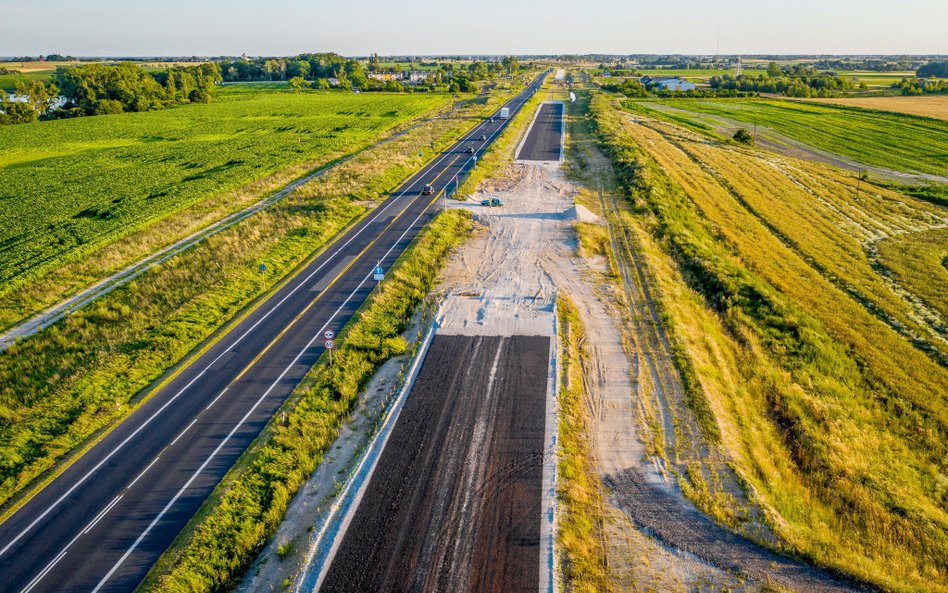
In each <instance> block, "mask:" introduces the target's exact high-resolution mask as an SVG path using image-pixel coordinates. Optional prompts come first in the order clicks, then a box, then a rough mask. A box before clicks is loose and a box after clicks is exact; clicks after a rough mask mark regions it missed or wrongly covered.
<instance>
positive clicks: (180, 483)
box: [0, 78, 542, 593]
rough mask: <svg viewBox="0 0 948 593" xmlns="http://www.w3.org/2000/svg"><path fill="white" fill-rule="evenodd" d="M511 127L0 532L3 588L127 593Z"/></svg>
mask: <svg viewBox="0 0 948 593" xmlns="http://www.w3.org/2000/svg"><path fill="white" fill-rule="evenodd" d="M541 82H542V81H541V80H540V79H539V78H538V79H537V80H536V81H534V82H533V83H532V84H531V86H530V87H528V89H527V90H526V91H524V92H523V93H522V94H520V95H518V96H517V97H516V98H514V99H512V100H511V101H510V102H509V103H507V106H508V107H510V108H511V111H512V112H515V111H516V110H518V109H519V108H520V107H521V106H522V105H523V103H524V102H525V101H526V100H528V99H529V97H530V96H531V94H532V93H533V92H534V89H536V88H537V86H538V85H539V84H540V83H541ZM509 121H510V120H500V119H499V118H495V120H494V122H487V121H485V122H482V123H481V124H479V125H478V126H477V127H475V128H474V129H473V130H472V131H471V132H469V133H468V134H467V135H466V136H465V137H464V138H462V139H461V140H460V141H459V142H458V143H457V144H455V145H454V146H452V147H451V148H450V149H449V150H447V151H445V152H444V153H443V154H442V155H441V156H439V157H438V158H437V159H435V160H434V161H433V162H432V163H430V164H429V165H428V166H426V167H425V168H424V169H422V170H421V171H420V172H419V173H418V174H416V175H415V176H414V177H412V178H411V179H410V180H409V181H408V182H406V183H405V184H404V185H403V186H402V187H400V188H399V189H398V190H397V191H395V192H394V193H393V194H392V195H391V197H389V198H388V199H387V200H386V201H385V202H383V203H382V204H381V205H380V206H378V208H376V209H375V210H374V211H373V212H371V213H370V214H369V215H368V216H367V217H366V218H365V219H364V220H362V221H361V222H359V223H358V224H356V225H355V226H354V227H353V228H351V229H350V230H349V231H348V232H346V233H345V234H344V235H343V236H341V237H340V238H339V239H338V240H337V241H336V242H335V243H334V244H333V245H332V246H331V247H330V248H328V249H327V250H326V251H325V252H324V253H322V254H321V255H319V256H318V257H316V258H315V259H314V260H313V261H312V262H311V263H310V264H308V265H306V266H305V267H304V268H303V269H302V271H300V272H299V273H298V274H297V275H296V276H295V277H294V278H293V279H292V280H291V281H290V282H288V283H286V284H285V285H284V286H283V287H282V288H280V289H278V290H277V291H276V292H275V293H274V294H273V295H272V296H270V297H269V298H268V299H267V300H266V301H265V302H264V303H263V304H262V305H261V306H260V307H258V308H257V309H256V310H255V311H254V312H253V313H252V314H250V315H249V316H248V317H247V318H246V319H245V320H243V321H242V322H241V323H240V324H238V325H237V326H236V327H235V328H234V329H232V330H231V331H230V332H228V334H227V335H225V336H224V337H223V338H222V339H221V340H220V341H219V342H218V343H217V344H216V345H214V346H213V347H211V348H210V349H209V350H208V351H207V352H206V353H204V354H203V355H202V356H200V357H199V358H198V359H197V360H196V361H194V362H193V363H192V364H191V365H189V366H188V368H187V369H185V370H184V371H183V372H182V373H180V374H179V375H178V376H177V377H176V378H175V379H174V380H173V381H171V382H170V383H169V384H168V385H167V386H166V387H164V388H163V389H161V390H160V391H159V392H158V393H156V394H155V395H154V396H153V397H152V398H151V399H150V400H149V401H148V402H146V403H145V404H143V405H142V406H141V407H140V408H139V409H138V410H136V411H135V412H134V413H133V414H132V415H131V416H130V417H129V418H128V419H127V420H126V421H124V422H123V423H121V424H120V425H119V426H117V427H116V428H115V429H114V430H113V431H112V432H111V433H110V434H108V435H107V436H106V437H105V438H104V439H103V440H102V441H100V442H99V443H98V444H97V445H96V446H95V447H93V448H92V449H91V450H89V451H88V452H87V453H86V454H85V455H83V456H82V457H81V458H79V459H78V460H76V462H75V463H73V464H72V465H71V466H70V467H69V468H68V469H67V470H66V471H64V472H63V473H62V474H61V475H60V476H59V477H58V478H56V479H55V480H53V481H52V482H51V483H50V484H49V485H48V486H46V487H45V488H44V489H43V490H42V491H41V492H39V493H38V494H37V495H36V496H35V497H34V498H33V499H32V500H31V501H30V502H28V503H27V504H26V505H24V506H23V507H22V508H20V509H19V510H18V511H17V512H16V513H14V514H13V515H12V516H11V517H10V518H8V519H7V520H6V521H5V522H4V523H3V524H0V575H3V580H2V585H0V587H2V590H3V591H4V592H10V593H18V592H22V593H28V592H31V591H32V592H41V591H56V592H58V593H69V592H85V593H87V592H90V591H92V592H98V591H103V592H105V591H108V592H125V593H128V592H131V591H133V590H134V589H135V587H136V586H137V585H138V584H139V583H140V582H141V580H142V579H143V578H144V576H145V574H146V573H147V572H148V570H149V569H150V567H151V566H152V565H153V564H154V562H155V561H156V560H157V559H158V557H159V556H160V555H161V553H162V552H163V551H164V550H165V548H167V546H168V545H169V544H170V543H171V541H172V540H173V539H174V537H175V536H176V535H177V533H178V532H179V531H180V530H181V528H182V527H183V526H184V525H185V524H186V523H187V521H188V520H189V519H190V518H191V516H193V514H194V512H195V511H196V510H197V509H198V508H199V506H200V505H201V503H202V502H203V501H204V500H205V499H206V498H207V496H208V495H209V494H210V493H211V491H212V490H213V488H214V487H215V486H216V484H217V483H218V482H219V481H220V479H221V477H222V476H223V475H224V474H225V473H226V472H227V470H228V469H229V468H230V467H231V465H232V464H233V462H234V461H235V460H236V459H237V458H238V457H239V456H240V454H241V453H242V452H243V451H244V449H245V448H246V447H247V446H248V445H249V444H250V443H251V442H252V441H253V439H254V438H255V437H256V436H257V434H258V433H259V432H260V430H261V429H262V428H263V427H264V425H265V424H266V422H267V421H268V420H269V418H270V417H271V416H272V415H273V413H274V412H275V411H276V410H277V409H278V408H279V406H280V405H281V404H282V403H283V401H284V400H285V399H286V397H287V396H288V395H289V394H290V393H291V392H292V390H293V388H294V387H295V386H296V385H297V384H298V383H299V381H300V380H301V379H302V377H303V376H304V375H305V373H306V371H307V370H308V369H309V367H310V366H311V365H312V364H313V363H314V362H315V361H316V359H317V358H318V357H319V355H320V354H321V353H322V346H321V344H322V333H323V331H324V330H325V329H333V330H336V331H338V330H339V329H341V328H342V327H343V325H344V324H345V323H346V321H347V320H348V319H349V317H350V316H351V315H352V314H353V312H354V311H355V310H356V309H357V308H358V306H359V305H360V304H361V303H362V302H363V300H364V299H365V298H366V297H367V296H368V294H369V293H370V291H371V289H372V288H373V286H374V282H373V280H372V270H373V268H374V267H375V265H376V263H377V262H381V264H382V266H383V267H384V268H388V267H389V266H390V265H391V264H392V262H394V261H395V259H396V258H397V257H398V255H399V254H400V253H401V252H402V250H403V249H404V248H405V247H406V246H407V245H408V244H409V243H410V242H411V240H412V238H413V237H414V236H415V234H416V233H417V232H418V231H419V230H420V229H421V228H422V227H423V225H424V224H425V223H426V222H427V221H428V220H429V219H430V217H431V216H433V215H434V213H435V212H436V211H437V207H434V208H432V207H431V206H432V203H433V202H434V201H435V200H436V199H437V198H438V195H439V193H440V192H441V191H442V190H443V189H444V188H445V187H446V186H447V184H449V183H451V184H452V187H453V184H454V180H455V179H456V178H457V176H463V175H464V174H465V172H467V171H469V170H470V168H471V166H472V164H473V160H472V158H471V157H472V156H473V155H470V154H468V153H466V152H465V150H464V149H465V148H466V147H467V146H474V147H475V148H476V149H477V151H478V152H477V154H480V152H481V151H482V150H483V149H484V147H485V146H486V145H487V144H489V143H490V141H492V140H493V139H494V138H496V136H497V134H498V133H499V132H500V131H501V129H502V128H503V127H504V126H506V125H507V123H508V122H509ZM481 134H485V135H486V136H487V138H488V140H487V142H481V141H478V140H476V139H477V138H478V137H479V136H480V135H481ZM426 183H431V184H433V185H434V187H435V192H434V194H433V195H422V194H421V189H422V187H423V186H424V185H425V184H426Z"/></svg>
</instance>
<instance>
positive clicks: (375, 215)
mask: <svg viewBox="0 0 948 593" xmlns="http://www.w3.org/2000/svg"><path fill="white" fill-rule="evenodd" d="M481 125H483V124H479V125H477V126H475V127H474V129H473V130H471V132H469V133H468V134H467V136H470V135H473V134H474V133H475V132H476V131H477V129H478V128H479V127H480V126H481ZM466 139H467V137H465V138H462V139H461V140H459V141H458V142H464V141H466ZM451 154H452V153H451V152H443V153H442V154H441V156H440V157H438V159H437V160H436V161H434V162H433V163H431V164H429V165H428V167H430V166H434V165H440V164H441V163H442V161H443V160H444V159H445V158H447V157H448V156H450V155H451ZM426 168H427V167H426ZM416 176H417V177H419V179H418V180H416V181H411V180H409V183H410V185H409V186H408V188H407V189H405V190H403V191H401V192H398V193H397V194H393V196H392V198H390V199H389V200H388V204H386V205H385V206H384V207H383V208H377V209H376V210H375V211H373V212H372V215H371V216H372V219H371V220H368V219H366V220H367V222H366V223H365V224H364V225H363V226H362V228H360V229H359V230H358V231H356V233H355V234H354V235H352V236H351V237H349V239H348V240H346V241H345V242H344V243H343V244H342V245H341V246H339V247H338V248H337V249H336V250H335V252H334V253H333V254H332V255H330V256H329V257H328V258H326V261H324V262H323V263H322V264H320V265H319V266H317V267H316V269H315V270H313V271H312V272H311V273H310V274H308V275H307V276H306V278H304V279H303V281H302V282H299V283H298V284H297V285H296V286H295V287H294V288H293V290H291V291H290V292H289V293H287V294H286V295H285V296H284V297H283V298H282V299H280V301H279V302H277V303H276V304H275V305H273V306H272V307H271V308H270V309H269V310H268V311H267V312H266V313H265V314H264V315H263V316H262V317H261V318H260V319H258V320H257V321H256V322H255V323H254V324H253V325H251V326H250V327H249V328H248V329H247V330H246V331H245V332H244V333H243V334H241V335H240V337H238V338H237V339H236V340H234V342H232V343H231V345H230V346H228V347H227V348H225V349H224V351H223V352H221V353H220V354H219V355H218V356H217V357H215V358H214V360H212V361H211V362H210V363H209V364H208V365H207V366H205V367H204V368H203V369H202V370H201V371H200V372H199V373H198V374H197V375H196V376H195V377H194V378H193V379H191V381H189V382H188V383H187V384H186V385H185V386H184V387H182V388H181V389H180V390H179V391H178V392H177V393H176V394H174V395H173V396H172V397H171V398H170V399H169V400H168V401H167V402H165V403H164V404H163V405H162V406H161V407H160V408H158V410H156V411H155V412H154V413H153V414H152V415H151V416H150V417H149V418H147V419H146V420H145V421H144V422H143V423H142V424H141V425H140V426H139V427H138V428H136V429H135V431H133V432H132V434H130V435H129V436H128V437H126V438H125V439H124V440H123V441H122V442H121V443H119V444H118V445H117V446H116V447H115V448H114V449H112V451H110V452H109V453H108V455H106V456H105V458H103V459H102V460H101V461H100V462H99V463H97V464H96V465H95V466H94V467H93V468H92V469H90V470H89V471H88V472H86V474H85V475H84V476H82V477H81V478H80V479H79V480H78V481H77V482H76V483H75V484H73V486H72V487H70V488H69V490H67V491H66V492H65V493H64V494H63V495H62V496H60V497H59V498H58V499H57V500H56V501H55V502H53V504H52V505H50V506H49V507H47V508H46V510H45V511H43V512H42V513H41V514H40V515H39V516H38V517H37V518H36V519H34V520H33V521H32V522H31V523H30V524H29V525H27V526H26V527H25V528H24V529H23V530H22V531H21V532H20V533H19V534H17V536H16V537H14V538H13V539H12V540H10V542H9V543H8V544H7V545H6V546H4V547H3V549H0V556H3V555H4V554H5V553H6V552H7V551H9V549H10V548H11V547H13V546H14V545H15V544H16V542H18V541H19V540H20V539H21V538H22V537H23V536H24V535H26V534H27V533H29V532H30V531H31V530H32V529H33V528H34V527H36V525H37V523H39V522H40V521H42V520H43V519H44V518H45V517H46V515H48V514H49V513H50V512H51V511H52V510H53V509H55V508H56V507H58V506H59V505H60V504H62V502H63V501H64V500H65V499H66V498H67V497H68V496H69V495H71V494H72V493H73V492H74V491H75V489H76V488H78V487H79V486H80V485H82V484H83V483H84V482H85V481H86V480H87V479H88V478H89V477H90V476H91V475H92V474H93V473H95V472H97V471H98V470H99V469H100V468H101V467H102V466H103V465H105V463H106V462H108V460H109V459H111V458H112V456H113V455H115V453H117V452H118V451H119V450H121V449H122V448H124V447H125V445H127V444H128V442H129V441H130V440H131V439H133V438H134V437H136V436H137V435H138V433H139V432H140V431H141V430H143V429H144V428H145V427H146V426H148V425H149V424H151V422H152V421H153V420H154V419H155V418H156V417H157V416H158V415H159V414H161V413H162V412H164V410H165V409H166V408H167V407H168V406H169V405H170V404H171V403H172V402H174V401H175V400H176V399H178V397H179V396H181V395H182V394H183V393H184V392H185V391H186V390H187V389H189V388H190V387H191V385H193V384H194V383H195V382H196V381H197V380H198V379H200V378H201V377H203V376H204V373H206V372H207V371H208V369H210V368H211V367H212V366H214V364H216V363H217V361H218V360H220V358H221V357H222V356H224V354H226V353H227V352H228V351H230V350H231V349H233V348H234V347H235V346H237V345H238V344H239V343H240V342H241V341H243V339H244V338H246V337H247V335H248V334H250V332H252V331H253V330H255V329H256V328H257V326H258V325H260V324H261V323H263V321H264V320H266V319H267V318H268V317H269V316H270V315H271V314H272V313H273V312H274V311H275V310H276V309H277V308H279V307H280V306H282V305H283V303H284V302H286V300H287V299H289V298H290V297H291V296H293V295H294V294H295V293H296V292H297V291H298V290H299V289H300V287H302V286H304V285H305V284H308V283H309V281H310V280H311V279H312V277H313V276H315V275H316V274H317V273H319V271H320V270H322V269H323V268H324V267H325V266H326V265H327V264H328V263H330V262H331V261H333V260H334V258H336V257H337V256H338V255H339V253H340V252H341V251H342V250H343V249H345V248H346V247H347V246H348V245H349V244H350V243H351V242H352V241H354V240H355V238H356V237H358V236H359V235H361V234H362V232H363V231H365V229H367V228H368V227H369V225H371V224H372V223H373V222H376V220H377V219H378V218H379V217H380V216H381V215H382V213H384V212H385V211H386V210H388V209H389V208H391V207H392V206H393V205H395V204H396V203H397V201H398V198H401V197H403V196H404V195H406V194H408V193H410V191H411V189H412V188H414V187H415V186H417V185H418V183H419V182H420V181H422V177H423V176H422V175H421V173H420V172H419V173H417V174H416ZM8 520H9V519H8Z"/></svg>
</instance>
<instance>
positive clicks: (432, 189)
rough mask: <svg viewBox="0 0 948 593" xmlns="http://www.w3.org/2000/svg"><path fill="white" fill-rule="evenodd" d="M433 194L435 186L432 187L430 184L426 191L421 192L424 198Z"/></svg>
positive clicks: (425, 188)
mask: <svg viewBox="0 0 948 593" xmlns="http://www.w3.org/2000/svg"><path fill="white" fill-rule="evenodd" d="M433 193H434V186H432V185H431V184H430V183H429V184H428V185H426V186H425V187H424V189H422V190H421V195H423V196H430V195H431V194H433Z"/></svg>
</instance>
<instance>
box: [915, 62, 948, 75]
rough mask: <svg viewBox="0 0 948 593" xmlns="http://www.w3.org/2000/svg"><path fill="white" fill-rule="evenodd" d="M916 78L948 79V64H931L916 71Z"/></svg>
mask: <svg viewBox="0 0 948 593" xmlns="http://www.w3.org/2000/svg"><path fill="white" fill-rule="evenodd" d="M915 76H917V77H919V78H928V77H930V76H935V77H938V78H948V62H931V63H930V64H925V65H924V66H922V67H921V68H919V69H918V70H916V71H915Z"/></svg>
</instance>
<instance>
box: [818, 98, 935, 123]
mask: <svg viewBox="0 0 948 593" xmlns="http://www.w3.org/2000/svg"><path fill="white" fill-rule="evenodd" d="M806 101H807V102H810V103H821V104H827V105H841V106H843V107H860V108H862V109H873V110H876V111H894V112H896V113H907V114H909V115H918V116H921V117H933V118H935V119H941V120H946V121H948V95H921V96H918V97H901V96H899V97H883V96H879V97H836V98H831V99H806Z"/></svg>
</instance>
